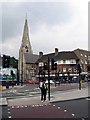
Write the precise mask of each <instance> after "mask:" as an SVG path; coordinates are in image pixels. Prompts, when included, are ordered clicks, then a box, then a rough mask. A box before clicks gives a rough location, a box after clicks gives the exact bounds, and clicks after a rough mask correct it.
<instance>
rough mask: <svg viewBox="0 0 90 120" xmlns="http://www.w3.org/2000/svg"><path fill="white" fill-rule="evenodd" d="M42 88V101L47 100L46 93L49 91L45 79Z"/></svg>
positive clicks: (41, 83)
mask: <svg viewBox="0 0 90 120" xmlns="http://www.w3.org/2000/svg"><path fill="white" fill-rule="evenodd" d="M40 89H41V101H42V102H43V101H46V93H47V85H46V83H45V81H41V82H40Z"/></svg>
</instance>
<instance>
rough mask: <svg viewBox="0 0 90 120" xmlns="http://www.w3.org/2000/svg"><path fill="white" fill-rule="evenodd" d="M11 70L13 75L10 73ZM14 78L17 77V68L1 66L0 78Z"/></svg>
mask: <svg viewBox="0 0 90 120" xmlns="http://www.w3.org/2000/svg"><path fill="white" fill-rule="evenodd" d="M11 71H13V73H14V76H12V75H11ZM12 79H14V80H16V79H17V69H15V68H1V69H0V80H12Z"/></svg>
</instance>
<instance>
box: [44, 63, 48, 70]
mask: <svg viewBox="0 0 90 120" xmlns="http://www.w3.org/2000/svg"><path fill="white" fill-rule="evenodd" d="M44 70H48V63H47V62H45V63H44Z"/></svg>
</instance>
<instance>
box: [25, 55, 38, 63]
mask: <svg viewBox="0 0 90 120" xmlns="http://www.w3.org/2000/svg"><path fill="white" fill-rule="evenodd" d="M24 57H25V63H26V64H29V63H36V61H37V60H38V57H39V56H38V55H35V54H30V53H25V54H24Z"/></svg>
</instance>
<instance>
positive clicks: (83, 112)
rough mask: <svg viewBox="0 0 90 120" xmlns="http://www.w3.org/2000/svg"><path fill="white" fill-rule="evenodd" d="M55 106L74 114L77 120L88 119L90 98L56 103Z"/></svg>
mask: <svg viewBox="0 0 90 120" xmlns="http://www.w3.org/2000/svg"><path fill="white" fill-rule="evenodd" d="M53 104H55V105H56V106H60V107H61V108H63V109H65V110H67V111H70V112H72V113H73V114H74V115H75V117H76V118H88V116H89V110H90V98H84V99H77V100H70V101H64V102H56V103H53Z"/></svg>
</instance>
